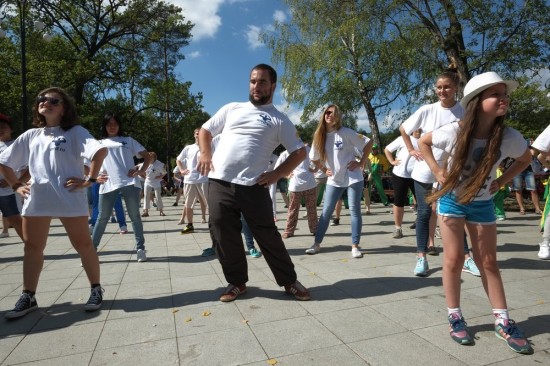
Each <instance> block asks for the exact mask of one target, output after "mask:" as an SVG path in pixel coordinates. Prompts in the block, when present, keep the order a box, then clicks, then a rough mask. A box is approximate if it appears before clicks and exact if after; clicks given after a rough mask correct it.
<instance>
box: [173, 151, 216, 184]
mask: <svg viewBox="0 0 550 366" xmlns="http://www.w3.org/2000/svg"><path fill="white" fill-rule="evenodd" d="M199 158H200V149H199V144H192V145H187V146H186V147H184V148H183V150H182V151H181V152H180V154H179V155H178V157H177V158H176V159H177V160H179V161H181V162H182V163H183V166H184V167H185V168H186V169H188V170H189V174H186V175H184V176H183V182H184V183H185V184H199V183H206V182H208V177H205V176H203V175H201V173H199V171H198V170H197V164H198V163H199Z"/></svg>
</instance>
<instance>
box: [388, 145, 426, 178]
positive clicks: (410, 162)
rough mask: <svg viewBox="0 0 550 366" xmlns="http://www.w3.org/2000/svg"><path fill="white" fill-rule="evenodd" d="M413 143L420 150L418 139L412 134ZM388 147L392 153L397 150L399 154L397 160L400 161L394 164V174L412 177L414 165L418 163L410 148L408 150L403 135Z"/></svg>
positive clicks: (396, 156)
mask: <svg viewBox="0 0 550 366" xmlns="http://www.w3.org/2000/svg"><path fill="white" fill-rule="evenodd" d="M411 143H412V145H413V147H414V149H415V150H418V139H415V138H414V137H412V136H411ZM386 149H388V151H389V152H391V153H393V152H395V151H397V154H396V155H395V160H399V161H400V163H399V164H398V165H394V166H393V169H392V172H393V174H395V175H397V176H398V177H401V178H410V177H411V174H412V172H413V168H414V165H415V163H416V159H415V158H413V157H412V156H411V154H409V150H407V145H405V141H403V137H402V136H399V137H398V138H396V139H395V140H393V141H392V142H391V143H390V144H389V145H388V146H386Z"/></svg>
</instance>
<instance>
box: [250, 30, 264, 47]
mask: <svg viewBox="0 0 550 366" xmlns="http://www.w3.org/2000/svg"><path fill="white" fill-rule="evenodd" d="M261 32H262V28H260V27H258V26H256V25H249V26H248V27H247V29H246V32H245V36H246V41H247V42H248V46H249V47H250V48H252V49H253V50H255V49H256V48H259V47H262V46H263V45H264V44H263V43H262V41H261V40H260V33H261Z"/></svg>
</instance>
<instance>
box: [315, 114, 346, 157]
mask: <svg viewBox="0 0 550 366" xmlns="http://www.w3.org/2000/svg"><path fill="white" fill-rule="evenodd" d="M329 108H334V113H333V120H334V123H335V127H336V130H339V129H340V128H341V127H342V112H341V111H340V108H339V107H338V106H337V105H336V104H331V105H329V106H328V107H326V108H325V110H324V111H323V113H322V114H321V116H320V117H319V124H318V125H317V129H316V130H315V133H314V134H313V142H312V145H313V147H314V148H315V150H317V151H318V152H319V155H320V156H321V161H323V162H324V161H326V158H327V154H326V151H325V143H326V141H327V125H326V120H325V113H326V112H327V110H328V109H329Z"/></svg>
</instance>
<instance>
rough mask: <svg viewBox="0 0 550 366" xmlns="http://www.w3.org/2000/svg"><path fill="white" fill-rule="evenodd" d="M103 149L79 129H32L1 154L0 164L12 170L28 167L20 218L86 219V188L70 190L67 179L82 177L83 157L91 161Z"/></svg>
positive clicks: (88, 134) (75, 127)
mask: <svg viewBox="0 0 550 366" xmlns="http://www.w3.org/2000/svg"><path fill="white" fill-rule="evenodd" d="M102 147H103V146H101V144H100V143H99V142H98V141H97V140H96V139H94V137H93V136H92V135H91V134H90V133H89V132H88V130H86V129H85V128H83V127H82V126H74V127H72V128H70V129H69V130H67V131H64V130H63V129H62V128H61V127H45V128H33V129H30V130H28V131H25V132H24V133H23V134H21V135H20V136H19V137H18V138H17V139H16V140H15V141H14V142H13V144H12V145H11V146H10V147H8V148H7V149H6V150H4V151H3V152H2V154H0V163H1V164H4V165H7V166H9V167H10V168H12V169H13V170H19V169H20V168H21V167H23V166H25V165H28V167H29V173H30V175H31V177H32V178H31V181H30V183H31V187H30V194H29V195H28V196H27V198H26V199H25V202H24V204H23V210H22V215H23V216H52V217H76V216H88V199H87V197H86V189H79V190H75V191H69V190H68V189H67V188H65V187H64V184H65V183H66V182H67V180H68V179H69V178H70V177H79V178H83V177H84V158H87V159H89V160H91V159H92V158H93V157H94V155H95V153H96V152H97V151H98V150H99V149H101V148H102Z"/></svg>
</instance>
